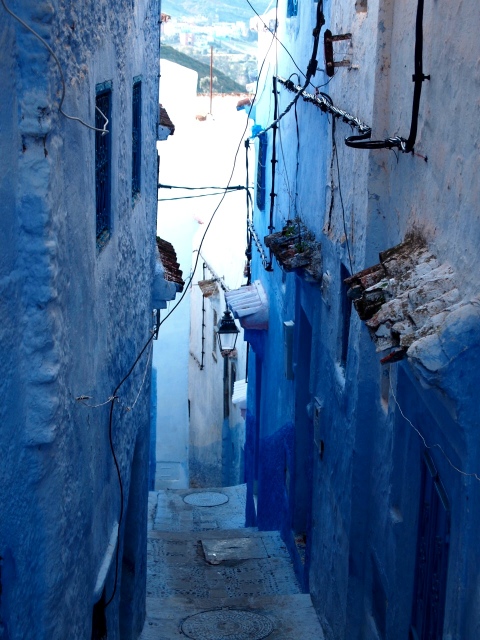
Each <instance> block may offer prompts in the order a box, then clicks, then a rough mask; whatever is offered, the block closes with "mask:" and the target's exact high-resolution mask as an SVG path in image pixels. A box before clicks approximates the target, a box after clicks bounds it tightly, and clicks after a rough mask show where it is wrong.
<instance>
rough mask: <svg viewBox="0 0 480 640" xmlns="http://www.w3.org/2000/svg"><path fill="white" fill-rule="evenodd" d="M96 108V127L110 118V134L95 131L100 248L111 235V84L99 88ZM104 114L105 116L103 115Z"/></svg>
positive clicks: (97, 221) (97, 233)
mask: <svg viewBox="0 0 480 640" xmlns="http://www.w3.org/2000/svg"><path fill="white" fill-rule="evenodd" d="M95 106H96V107H98V109H100V111H101V112H102V113H99V112H98V110H97V109H95V127H97V129H102V128H103V125H104V124H105V119H104V117H103V115H104V116H105V117H106V118H108V133H107V134H106V135H103V134H102V133H101V132H100V131H95V196H96V236H97V244H99V245H100V246H101V245H102V244H103V242H105V241H106V240H108V236H109V233H110V222H111V220H110V207H111V202H110V200H111V172H112V167H111V165H112V160H111V156H112V128H113V127H112V121H111V110H112V89H111V84H110V83H104V84H102V85H98V86H97V95H96V99H95ZM102 114H103V115H102Z"/></svg>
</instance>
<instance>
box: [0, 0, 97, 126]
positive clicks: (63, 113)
mask: <svg viewBox="0 0 480 640" xmlns="http://www.w3.org/2000/svg"><path fill="white" fill-rule="evenodd" d="M0 2H1V3H2V5H3V8H4V9H5V11H6V12H7V13H8V14H10V15H11V16H12V18H14V19H15V20H17V22H19V23H20V24H21V25H22V27H24V28H25V29H27V31H30V33H32V34H33V35H34V36H35V37H36V38H37V40H40V42H41V43H42V44H43V46H44V47H45V48H46V49H47V51H48V52H49V53H50V55H51V56H52V58H53V59H54V60H55V62H56V64H57V67H58V71H59V72H60V80H61V82H62V95H61V97H60V103H59V105H58V110H59V112H60V113H61V114H62V116H64V117H65V118H67V119H68V120H75V121H76V122H79V123H80V124H82V125H83V126H84V127H87V129H91V130H92V131H99V132H100V133H101V134H102V135H106V134H107V133H108V131H107V126H108V118H107V117H106V116H105V114H104V113H102V111H100V109H99V108H98V107H95V109H96V110H97V111H98V112H99V113H100V115H101V116H102V117H103V118H104V120H105V124H104V125H103V128H102V129H98V128H97V127H92V126H91V125H89V124H87V123H86V122H84V121H83V120H82V119H81V118H77V117H76V116H70V115H68V114H67V113H65V111H64V110H63V101H64V100H65V86H66V85H65V76H64V75H63V69H62V66H61V64H60V61H59V59H58V58H57V56H56V54H55V52H54V50H53V49H52V47H51V46H50V45H49V44H48V42H46V41H45V40H44V39H43V38H42V36H41V35H40V34H38V33H37V32H36V31H35V30H34V29H32V27H30V26H29V25H28V24H27V23H26V22H24V21H23V20H22V19H21V18H20V17H19V16H17V14H16V13H14V12H13V11H12V10H11V9H9V8H8V7H7V5H6V4H5V0H0Z"/></svg>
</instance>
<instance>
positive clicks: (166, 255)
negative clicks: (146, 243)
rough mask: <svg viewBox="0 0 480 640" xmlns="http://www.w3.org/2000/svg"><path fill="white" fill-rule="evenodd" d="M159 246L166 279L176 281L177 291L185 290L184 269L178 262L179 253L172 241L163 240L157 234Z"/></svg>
mask: <svg viewBox="0 0 480 640" xmlns="http://www.w3.org/2000/svg"><path fill="white" fill-rule="evenodd" d="M157 247H158V253H159V256H160V260H161V262H162V265H163V268H164V270H165V276H164V277H165V280H168V281H169V282H174V283H175V284H176V286H177V291H183V287H184V285H185V282H184V280H183V278H182V273H183V272H182V271H181V270H180V265H179V264H178V262H177V254H176V253H175V249H174V248H173V245H171V244H170V242H167V241H166V240H162V238H159V237H158V236H157Z"/></svg>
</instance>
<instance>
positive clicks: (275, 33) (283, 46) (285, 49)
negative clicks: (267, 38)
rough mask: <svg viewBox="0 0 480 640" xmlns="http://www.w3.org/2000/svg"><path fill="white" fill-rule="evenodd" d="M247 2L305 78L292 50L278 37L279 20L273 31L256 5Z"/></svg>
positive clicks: (246, 0)
mask: <svg viewBox="0 0 480 640" xmlns="http://www.w3.org/2000/svg"><path fill="white" fill-rule="evenodd" d="M245 2H246V3H247V4H248V5H249V7H250V9H252V11H253V12H254V13H255V15H256V16H257V18H260V20H261V22H262V24H263V26H264V27H265V29H266V30H267V31H270V33H272V34H273V37H274V38H275V40H276V41H277V42H278V44H279V45H280V46H281V47H282V48H283V49H284V51H285V52H286V54H287V55H288V57H289V58H290V60H291V61H292V62H293V64H294V65H295V67H296V69H297V70H298V71H299V72H300V73H301V74H302V76H303V77H304V78H305V77H306V76H305V74H304V73H303V71H302V70H301V69H300V67H299V66H298V64H297V63H296V62H295V60H294V59H293V56H292V54H291V53H290V51H289V50H288V49H287V47H286V46H285V45H284V44H283V42H282V41H281V40H279V39H278V37H277V24H278V20H276V21H275V22H276V24H275V31H272V30H271V29H270V27H269V26H268V25H267V24H266V22H265V21H264V20H263V18H262V16H261V15H260V14H259V13H258V11H257V10H256V9H255V7H254V6H253V5H252V3H251V2H250V0H245ZM277 8H278V2H277Z"/></svg>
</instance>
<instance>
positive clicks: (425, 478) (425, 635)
mask: <svg viewBox="0 0 480 640" xmlns="http://www.w3.org/2000/svg"><path fill="white" fill-rule="evenodd" d="M422 466H423V469H422V491H421V503H420V518H419V531H418V542H417V559H416V570H415V589H414V600H413V610H412V624H411V627H410V640H442V637H443V619H444V616H445V591H446V586H447V569H448V549H449V539H450V506H449V502H448V497H447V494H446V492H445V489H444V487H443V485H442V483H441V481H440V478H439V477H438V472H437V470H436V468H435V465H434V464H433V460H432V458H431V457H430V455H429V454H428V453H427V452H425V453H424V460H423V465H422Z"/></svg>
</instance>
